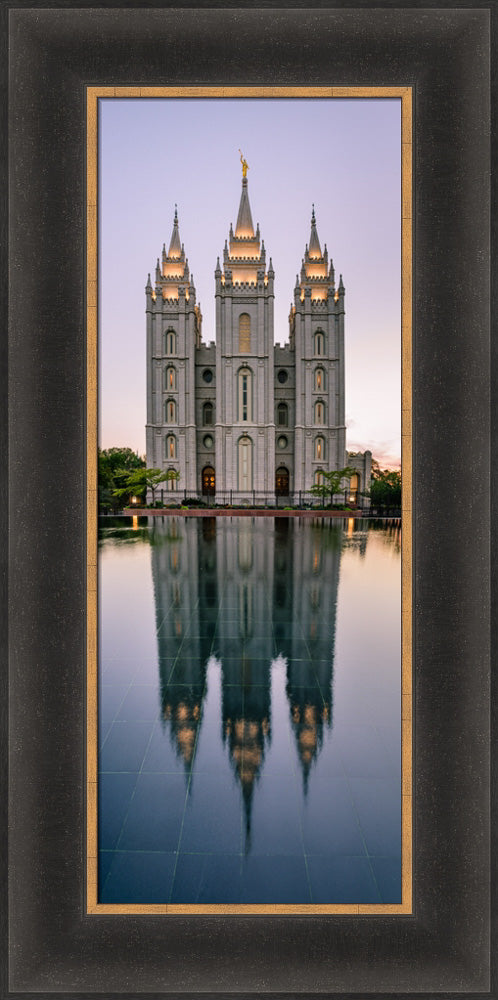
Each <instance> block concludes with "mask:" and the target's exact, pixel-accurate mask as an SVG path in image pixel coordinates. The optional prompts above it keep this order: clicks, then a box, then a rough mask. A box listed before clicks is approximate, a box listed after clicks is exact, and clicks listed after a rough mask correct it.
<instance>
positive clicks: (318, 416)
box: [315, 400, 325, 424]
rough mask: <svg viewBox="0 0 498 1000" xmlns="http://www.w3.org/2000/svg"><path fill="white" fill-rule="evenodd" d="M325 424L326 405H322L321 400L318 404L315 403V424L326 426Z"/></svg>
mask: <svg viewBox="0 0 498 1000" xmlns="http://www.w3.org/2000/svg"><path fill="white" fill-rule="evenodd" d="M324 423H325V403H322V402H321V400H319V402H318V403H315V424H324Z"/></svg>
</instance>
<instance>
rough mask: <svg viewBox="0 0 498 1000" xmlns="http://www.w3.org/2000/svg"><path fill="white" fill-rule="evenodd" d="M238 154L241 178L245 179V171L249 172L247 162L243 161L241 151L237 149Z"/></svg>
mask: <svg viewBox="0 0 498 1000" xmlns="http://www.w3.org/2000/svg"><path fill="white" fill-rule="evenodd" d="M239 153H240V162H241V164H242V176H243V177H247V171H248V170H249V167H248V164H247V160H244V156H243V154H242V151H241V150H240V149H239Z"/></svg>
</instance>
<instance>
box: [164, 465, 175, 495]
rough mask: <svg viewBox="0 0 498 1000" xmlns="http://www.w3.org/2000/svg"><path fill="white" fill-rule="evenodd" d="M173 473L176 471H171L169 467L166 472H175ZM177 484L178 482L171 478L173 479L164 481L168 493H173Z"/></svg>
mask: <svg viewBox="0 0 498 1000" xmlns="http://www.w3.org/2000/svg"><path fill="white" fill-rule="evenodd" d="M175 471H176V470H175V469H173V468H172V467H171V466H170V468H169V469H168V472H175ZM177 482H178V480H177V479H176V478H173V477H171V479H167V480H166V486H167V488H168V490H169V491H170V493H175V491H176V484H177Z"/></svg>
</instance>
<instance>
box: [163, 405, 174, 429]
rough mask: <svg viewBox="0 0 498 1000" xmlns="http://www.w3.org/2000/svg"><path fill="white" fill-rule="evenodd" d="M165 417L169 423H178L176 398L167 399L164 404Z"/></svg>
mask: <svg viewBox="0 0 498 1000" xmlns="http://www.w3.org/2000/svg"><path fill="white" fill-rule="evenodd" d="M164 419H165V421H166V423H167V424H174V423H176V403H175V401H174V399H167V400H166V402H165V404H164Z"/></svg>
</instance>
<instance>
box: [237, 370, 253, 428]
mask: <svg viewBox="0 0 498 1000" xmlns="http://www.w3.org/2000/svg"><path fill="white" fill-rule="evenodd" d="M239 420H242V421H247V420H252V372H251V370H250V369H249V368H241V369H240V372H239Z"/></svg>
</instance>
